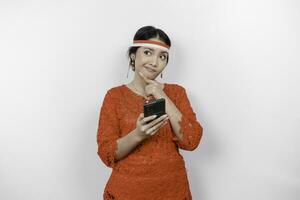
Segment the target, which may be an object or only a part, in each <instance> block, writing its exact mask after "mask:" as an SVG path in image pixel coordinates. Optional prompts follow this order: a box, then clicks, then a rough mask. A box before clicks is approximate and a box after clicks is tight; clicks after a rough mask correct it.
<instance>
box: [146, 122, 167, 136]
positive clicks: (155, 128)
mask: <svg viewBox="0 0 300 200" xmlns="http://www.w3.org/2000/svg"><path fill="white" fill-rule="evenodd" d="M166 123H167V121H161V122H159V123H158V124H157V125H155V126H153V127H152V132H150V135H154V134H155V133H156V132H157V131H158V130H159V129H160V128H161V127H162V126H164V125H165V124H166Z"/></svg>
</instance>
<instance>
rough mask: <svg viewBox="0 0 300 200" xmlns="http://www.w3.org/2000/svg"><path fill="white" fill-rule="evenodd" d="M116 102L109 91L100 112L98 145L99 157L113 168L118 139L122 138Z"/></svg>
mask: <svg viewBox="0 0 300 200" xmlns="http://www.w3.org/2000/svg"><path fill="white" fill-rule="evenodd" d="M116 101H117V99H116V98H115V97H114V96H113V94H112V92H111V91H110V90H108V91H107V93H106V95H105V97H104V100H103V103H102V107H101V110H100V116H99V123H98V131H97V144H98V155H99V157H100V158H101V160H102V161H103V162H104V164H105V165H106V166H108V167H110V168H113V167H114V165H115V163H116V162H117V160H116V159H115V158H116V155H115V153H116V150H117V147H118V145H117V139H118V138H119V137H120V128H119V121H118V118H117V113H116Z"/></svg>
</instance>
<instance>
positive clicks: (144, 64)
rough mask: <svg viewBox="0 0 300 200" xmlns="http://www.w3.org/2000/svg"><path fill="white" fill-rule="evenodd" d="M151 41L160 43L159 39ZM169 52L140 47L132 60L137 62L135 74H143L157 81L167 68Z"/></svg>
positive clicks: (132, 56)
mask: <svg viewBox="0 0 300 200" xmlns="http://www.w3.org/2000/svg"><path fill="white" fill-rule="evenodd" d="M149 40H153V41H159V42H162V41H161V40H159V39H158V38H152V39H149ZM168 56H169V55H168V52H166V51H164V50H162V49H158V48H152V47H151V48H150V47H139V48H138V50H137V51H136V54H135V55H133V54H132V55H131V58H133V59H134V60H135V73H136V74H137V73H138V72H142V73H143V74H144V75H145V76H146V77H148V78H149V79H152V80H153V79H155V78H156V77H157V76H158V75H159V74H160V73H161V72H162V71H163V70H164V68H165V67H166V65H167V58H168Z"/></svg>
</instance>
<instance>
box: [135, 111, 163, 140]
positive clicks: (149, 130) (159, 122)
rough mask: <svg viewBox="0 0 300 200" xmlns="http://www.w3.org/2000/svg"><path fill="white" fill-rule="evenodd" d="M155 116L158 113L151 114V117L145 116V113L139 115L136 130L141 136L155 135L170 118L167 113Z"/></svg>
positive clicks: (144, 137)
mask: <svg viewBox="0 0 300 200" xmlns="http://www.w3.org/2000/svg"><path fill="white" fill-rule="evenodd" d="M155 118H156V115H151V116H149V117H144V113H141V114H140V115H139V117H138V119H137V122H136V130H137V134H138V135H139V136H140V137H141V138H143V139H146V138H149V137H151V136H153V135H154V134H155V133H156V132H157V131H158V130H159V129H160V128H161V127H162V126H163V125H165V124H166V123H167V121H168V120H169V116H168V115H167V114H164V115H162V116H160V117H158V118H156V119H155Z"/></svg>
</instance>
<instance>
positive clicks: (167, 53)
mask: <svg viewBox="0 0 300 200" xmlns="http://www.w3.org/2000/svg"><path fill="white" fill-rule="evenodd" d="M145 49H150V50H151V51H154V49H152V48H150V47H145ZM161 53H166V54H168V52H167V51H162V52H161Z"/></svg>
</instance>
